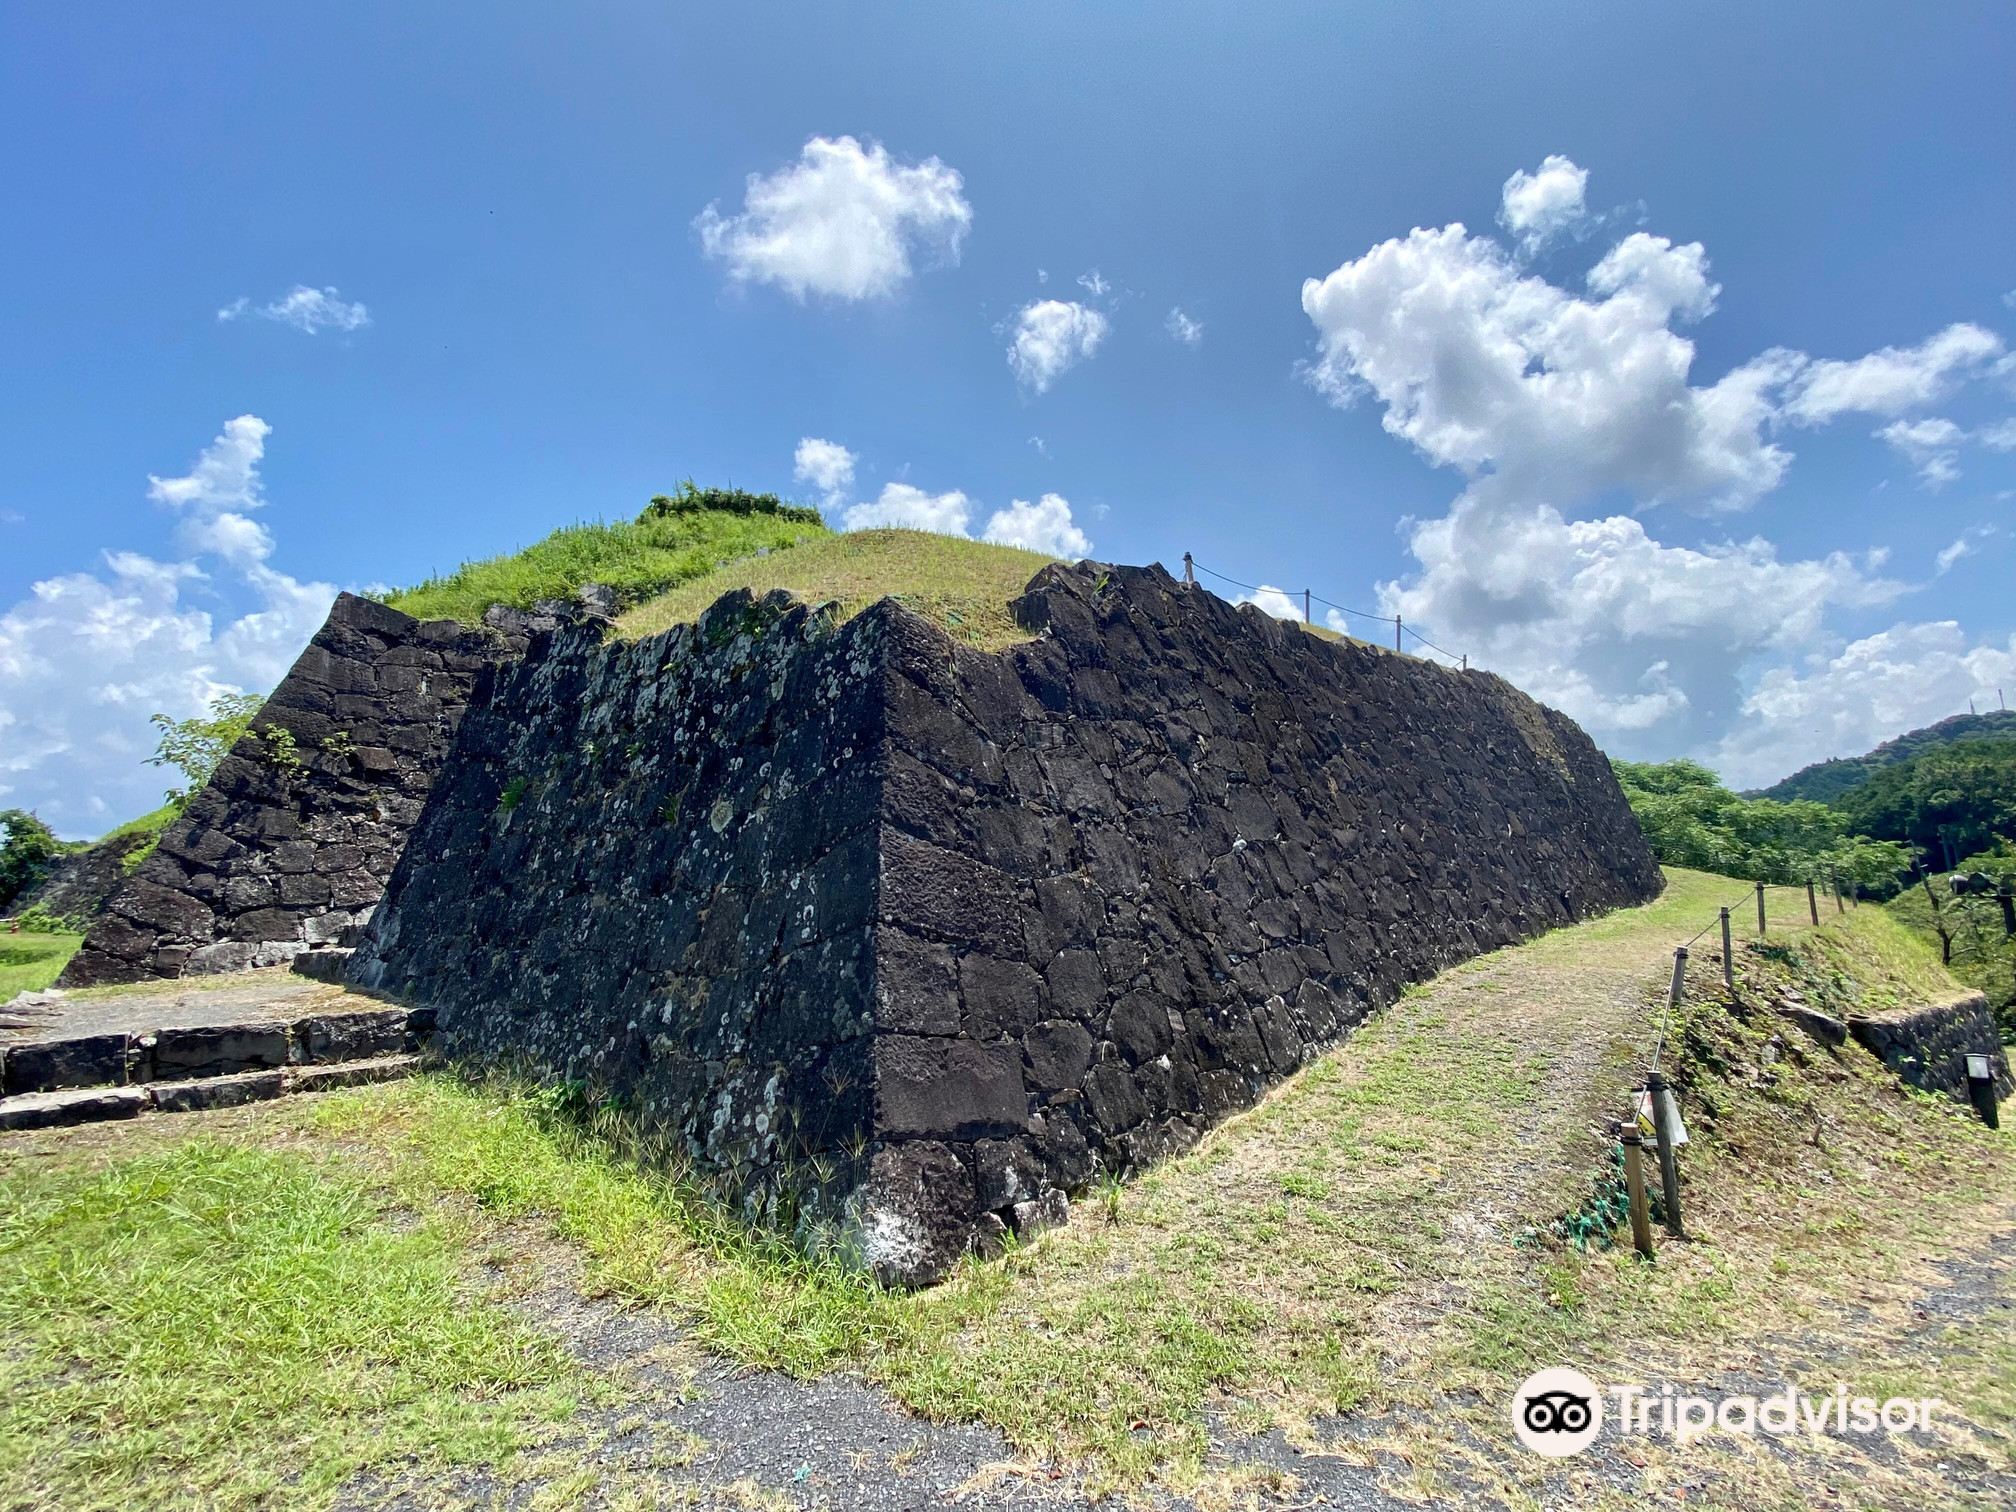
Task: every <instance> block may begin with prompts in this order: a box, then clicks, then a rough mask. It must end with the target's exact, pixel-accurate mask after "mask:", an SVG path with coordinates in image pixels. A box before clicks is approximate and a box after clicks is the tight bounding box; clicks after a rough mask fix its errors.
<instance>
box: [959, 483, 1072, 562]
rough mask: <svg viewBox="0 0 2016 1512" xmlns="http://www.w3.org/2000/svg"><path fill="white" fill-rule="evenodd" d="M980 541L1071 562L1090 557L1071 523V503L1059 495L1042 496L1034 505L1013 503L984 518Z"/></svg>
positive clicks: (1014, 501)
mask: <svg viewBox="0 0 2016 1512" xmlns="http://www.w3.org/2000/svg"><path fill="white" fill-rule="evenodd" d="M981 539H982V540H987V541H992V542H994V543H995V544H996V545H1000V546H1020V547H1022V548H1023V549H1024V550H1025V551H1040V552H1043V553H1044V554H1045V555H1046V556H1054V557H1063V558H1065V559H1066V560H1068V561H1074V562H1075V561H1078V560H1080V559H1082V558H1084V557H1088V556H1090V555H1091V554H1092V542H1091V540H1090V539H1089V538H1088V537H1087V536H1086V534H1085V532H1084V531H1082V530H1080V529H1079V528H1078V527H1077V525H1075V524H1074V523H1072V520H1071V502H1070V500H1068V499H1066V498H1065V497H1064V496H1063V495H1062V494H1054V493H1046V494H1044V495H1043V497H1042V498H1040V499H1038V500H1037V501H1036V502H1035V503H1034V504H1031V503H1030V502H1029V501H1028V500H1027V499H1015V500H1013V501H1012V502H1010V504H1009V505H1008V507H1007V508H1006V509H1000V510H996V511H995V512H994V514H993V515H991V516H990V517H989V518H988V521H987V529H986V530H985V532H983V533H982V536H981Z"/></svg>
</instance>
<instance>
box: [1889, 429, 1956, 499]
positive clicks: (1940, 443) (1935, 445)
mask: <svg viewBox="0 0 2016 1512" xmlns="http://www.w3.org/2000/svg"><path fill="white" fill-rule="evenodd" d="M1876 437H1877V439H1878V440H1879V441H1882V442H1884V443H1885V444H1887V445H1888V446H1890V447H1891V448H1893V449H1894V450H1896V451H1900V452H1902V453H1903V454H1904V455H1905V456H1906V457H1909V458H1910V459H1911V461H1912V462H1913V463H1915V464H1916V466H1917V468H1918V476H1919V477H1920V478H1921V479H1922V480H1923V481H1924V483H1925V485H1926V486H1927V487H1928V488H1938V487H1940V486H1942V485H1943V484H1947V483H1951V482H1952V481H1953V480H1954V479H1955V478H1957V477H1959V476H1960V459H1959V446H1960V443H1961V442H1962V441H1964V440H1965V439H1966V438H1967V433H1966V432H1965V431H1963V430H1961V429H1960V427H1959V426H1957V425H1955V424H1954V423H1953V422H1952V421H1951V420H1944V419H1937V418H1934V419H1929V420H1893V421H1891V422H1890V423H1889V424H1888V425H1886V426H1884V427H1883V428H1882V429H1881V430H1879V431H1877V432H1876Z"/></svg>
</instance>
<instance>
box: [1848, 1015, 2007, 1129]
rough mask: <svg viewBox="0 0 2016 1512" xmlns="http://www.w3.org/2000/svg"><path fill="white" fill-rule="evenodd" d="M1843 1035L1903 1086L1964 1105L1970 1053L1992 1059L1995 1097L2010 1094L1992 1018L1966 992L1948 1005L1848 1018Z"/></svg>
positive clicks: (2000, 1045)
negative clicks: (1942, 1094)
mask: <svg viewBox="0 0 2016 1512" xmlns="http://www.w3.org/2000/svg"><path fill="white" fill-rule="evenodd" d="M1848 1032H1849V1033H1850V1034H1852V1035H1854V1036H1855V1039H1856V1041H1857V1042H1858V1043H1859V1044H1861V1045H1862V1047H1863V1048H1864V1049H1866V1050H1868V1051H1869V1053H1870V1054H1872V1055H1874V1056H1875V1057H1876V1058H1877V1059H1879V1060H1880V1061H1882V1062H1883V1064H1884V1065H1886V1066H1888V1067H1889V1068H1890V1069H1891V1070H1892V1071H1895V1072H1896V1073H1897V1075H1898V1076H1899V1077H1900V1078H1901V1079H1902V1080H1903V1081H1904V1082H1906V1083H1907V1084H1908V1085H1910V1086H1913V1087H1918V1088H1920V1089H1922V1090H1924V1091H1927V1092H1944V1093H1945V1094H1946V1095H1947V1096H1949V1097H1955V1098H1958V1099H1959V1100H1960V1101H1961V1102H1966V1101H1967V1057H1968V1056H1969V1055H1970V1054H1973V1055H1987V1056H1990V1057H1992V1058H1993V1065H1994V1068H1995V1090H1996V1093H1997V1095H1998V1096H2001V1097H2007V1096H2009V1094H2010V1093H2011V1092H2012V1091H2016V1082H2012V1080H2011V1078H2010V1075H2009V1060H2008V1057H2007V1056H2006V1055H2004V1054H2003V1051H2002V1044H2001V1040H2000V1038H1999V1037H1998V1036H1997V1034H1996V1032H1995V1015H1994V1014H1993V1013H1992V1012H1991V1011H1990V1009H1989V1007H1988V999H1987V997H1986V996H1985V995H1983V994H1982V993H1979V992H1970V993H1968V994H1967V995H1966V996H1965V997H1961V998H1956V999H1954V1000H1953V1001H1952V1002H1950V1003H1934V1004H1931V1005H1930V1006H1928V1007H1923V1008H1904V1009H1899V1010H1898V1011H1897V1012H1895V1013H1885V1014H1880V1015H1874V1016H1870V1017H1866V1018H1865V1017H1855V1018H1851V1019H1849V1021H1848Z"/></svg>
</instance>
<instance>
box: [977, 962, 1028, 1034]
mask: <svg viewBox="0 0 2016 1512" xmlns="http://www.w3.org/2000/svg"><path fill="white" fill-rule="evenodd" d="M959 990H960V994H961V996H962V997H963V999H964V1001H965V1006H966V1016H965V1032H966V1033H967V1034H968V1035H969V1036H971V1037H972V1038H974V1039H977V1040H994V1039H1001V1038H1004V1037H1005V1038H1010V1039H1014V1038H1020V1036H1021V1035H1022V1033H1023V1032H1024V1031H1025V1030H1027V1029H1028V1028H1030V1027H1031V1026H1032V1025H1034V1024H1035V1022H1036V1020H1037V1019H1038V1018H1040V1017H1041V1016H1042V1015H1041V1011H1040V1004H1039V1002H1038V996H1037V977H1036V973H1035V972H1033V971H1031V970H1030V969H1029V968H1028V967H1027V966H1024V965H1022V964H1021V963H1020V962H1019V961H999V960H996V959H995V958H994V957H993V956H987V955H963V956H961V957H960V958H959Z"/></svg>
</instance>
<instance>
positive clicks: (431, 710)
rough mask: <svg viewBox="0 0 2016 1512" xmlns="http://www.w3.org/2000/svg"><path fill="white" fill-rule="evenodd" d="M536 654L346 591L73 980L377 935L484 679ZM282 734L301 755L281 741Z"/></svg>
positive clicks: (177, 972) (93, 941)
mask: <svg viewBox="0 0 2016 1512" xmlns="http://www.w3.org/2000/svg"><path fill="white" fill-rule="evenodd" d="M524 644H525V638H524V637H523V636H522V635H517V636H513V635H508V634H503V633H500V632H498V631H496V630H492V629H474V630H472V629H470V628H468V627H466V626H463V625H460V624H457V623H455V622H454V621H452V620H433V621H427V622H424V623H423V622H422V621H420V620H416V619H414V618H412V617H411V616H410V615H405V614H401V613H399V612H398V611H397V610H395V609H389V608H387V607H386V606H385V605H383V604H379V603H374V602H372V601H371V600H369V599H364V598H359V597H356V596H355V595H353V594H348V593H345V594H342V595H340V596H339V597H338V598H337V600H336V602H335V604H334V606H333V607H332V608H331V609H330V611H329V618H328V620H327V621H326V622H325V623H324V625H323V626H322V628H321V629H320V630H319V631H317V632H316V634H315V638H314V639H313V640H312V641H310V642H309V644H308V647H307V649H306V650H305V651H303V652H302V653H301V656H300V658H299V659H298V660H297V661H296V662H295V663H294V666H293V668H292V670H290V671H289V672H288V674H287V676H286V678H285V679H284V680H283V681H282V682H281V684H280V686H279V687H277V688H275V689H274V690H273V694H272V696H271V697H270V698H269V699H267V701H266V705H265V707H264V708H263V709H262V710H261V711H260V713H259V717H258V719H257V720H256V721H255V723H254V726H253V729H252V731H251V733H249V734H248V735H247V736H246V737H245V738H244V739H242V740H240V741H239V742H238V744H237V745H236V746H235V747H234V748H233V749H232V751H231V753H230V755H228V756H226V757H225V758H224V760H223V762H222V763H220V764H219V766H218V768H217V771H216V773H215V774H214V775H213V776H212V777H211V779H210V781H209V782H208V783H207V784H206V785H205V786H204V788H203V790H202V791H201V792H199V793H197V794H196V795H195V797H193V798H192V799H190V801H189V806H188V808H187V809H186V810H185V811H184V813H183V815H182V817H181V818H180V819H178V820H177V821H176V822H175V823H174V824H172V825H171V826H170V827H169V828H168V830H167V832H166V833H165V834H164V835H163V836H162V837H161V843H160V844H159V845H158V846H157V847H156V848H155V850H154V854H153V855H151V856H149V857H148V858H147V859H146V860H145V861H143V862H141V863H140V865H139V867H138V868H137V869H136V870H135V871H134V872H133V874H132V875H131V876H130V877H128V878H126V879H124V880H123V881H122V882H121V883H120V885H119V886H118V887H117V888H116V889H115V890H114V891H113V893H112V895H111V897H110V898H109V900H108V901H107V902H106V904H105V906H104V910H103V911H102V912H101V913H100V914H99V915H98V917H97V918H96V919H95V920H94V921H93V922H92V924H91V927H90V930H89V932H88V933H87V934H86V936H85V940H84V944H83V946H82V948H81V949H79V951H78V952H77V954H76V956H74V957H73V958H72V959H71V962H70V964H69V966H68V967H67V968H66V969H65V971H64V973H63V976H62V979H61V983H60V985H62V986H65V987H84V986H93V985H97V984H100V983H106V982H134V981H144V980H146V979H148V978H154V977H176V976H181V975H183V974H184V973H188V972H208V971H232V970H240V969H243V968H246V967H250V966H269V965H277V964H280V963H282V962H285V961H287V960H288V959H290V958H291V957H292V956H293V955H294V954H295V953H296V952H298V951H301V950H304V949H308V948H310V947H312V946H314V945H317V944H322V943H327V942H332V941H336V940H339V939H341V938H342V937H343V936H344V935H345V934H346V932H348V931H350V930H352V929H353V928H354V927H355V926H358V925H361V924H362V922H363V921H364V920H365V919H366V918H367V917H368V916H369V915H370V912H371V909H372V908H373V907H374V906H375V905H376V904H377V902H378V899H379V896H380V895H381V894H382V893H383V892H384V889H385V879H386V878H387V877H388V876H389V875H390V874H391V871H392V864H393V862H394V861H395V860H397V859H398V855H399V850H400V847H401V846H402V845H403V844H404V842H405V837H406V831H407V829H408V828H409V827H410V826H411V825H412V823H413V821H414V820H415V819H416V818H418V817H419V814H420V807H421V804H422V803H423V802H424V801H425V799H426V796H427V789H428V787H429V786H430V785H431V783H432V782H433V779H434V774H435V772H436V771H437V770H438V769H439V767H440V765H441V762H442V759H443V758H444V757H445V755H446V754H447V750H448V747H449V745H450V743H451V742H452V741H453V739H454V735H455V727H456V725H457V723H458V722H459V721H460V719H461V716H462V711H463V710H464V708H465V707H466V706H467V704H468V701H469V694H470V689H471V686H472V685H473V683H474V682H475V680H476V678H477V676H478V675H479V674H480V673H481V672H482V671H483V670H484V669H485V668H487V667H489V666H490V665H491V664H492V663H494V662H495V661H497V660H498V659H499V658H508V657H511V656H515V655H516V654H518V652H519V651H521V650H522V649H523V647H524ZM280 730H284V731H286V732H287V733H288V734H289V735H291V737H292V746H291V749H290V748H289V747H288V745H287V743H286V741H285V739H284V738H282V739H281V740H278V741H276V740H274V739H272V738H271V737H272V735H273V733H274V732H275V731H280Z"/></svg>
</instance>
